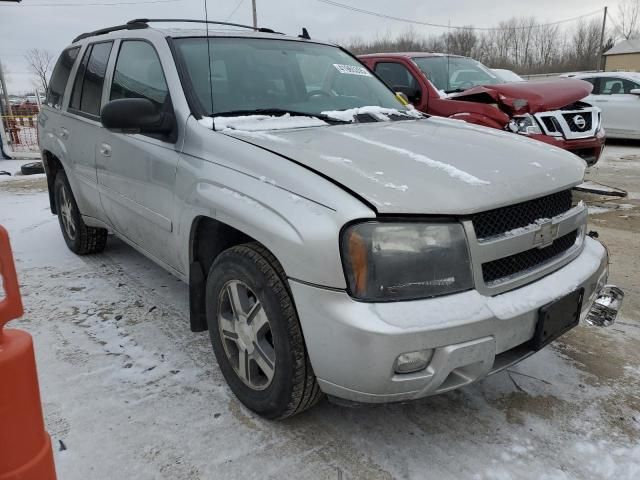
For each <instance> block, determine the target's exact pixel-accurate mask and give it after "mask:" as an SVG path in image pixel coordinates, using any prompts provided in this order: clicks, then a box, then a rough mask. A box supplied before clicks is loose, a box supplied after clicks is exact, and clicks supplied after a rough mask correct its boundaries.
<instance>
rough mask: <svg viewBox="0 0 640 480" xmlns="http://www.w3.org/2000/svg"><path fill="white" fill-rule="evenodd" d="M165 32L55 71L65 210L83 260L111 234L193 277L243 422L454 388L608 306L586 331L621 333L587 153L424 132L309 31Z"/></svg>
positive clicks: (478, 132)
mask: <svg viewBox="0 0 640 480" xmlns="http://www.w3.org/2000/svg"><path fill="white" fill-rule="evenodd" d="M152 22H161V21H158V20H134V21H131V22H129V23H128V24H126V25H122V26H118V27H112V28H107V29H103V30H100V31H96V32H91V33H88V34H83V35H81V36H80V37H78V38H77V39H76V40H75V41H74V42H73V43H72V44H71V45H70V46H69V47H68V48H67V49H65V50H64V52H63V53H62V55H61V56H60V59H59V60H58V63H57V65H56V67H55V71H54V73H53V76H52V79H51V82H50V89H49V92H48V96H47V100H46V106H44V107H43V110H42V114H41V115H40V117H39V138H40V147H41V150H42V155H43V158H44V160H45V166H46V172H47V179H48V184H49V192H50V201H51V210H52V212H53V213H55V214H57V215H58V218H59V220H60V226H61V230H62V235H63V236H64V239H65V242H66V243H67V245H68V247H69V248H70V249H71V250H72V251H74V252H75V253H77V254H90V253H97V252H100V251H101V250H103V249H104V248H105V245H106V243H107V233H108V232H112V233H113V234H115V235H117V236H118V237H119V238H121V239H122V240H124V241H125V242H127V243H128V244H130V245H131V246H132V247H134V248H135V249H137V250H139V251H140V252H141V253H143V254H144V255H146V256H147V257H149V258H151V259H152V260H153V261H155V262H157V263H158V264H160V265H161V266H163V267H164V268H166V269H167V270H168V271H170V272H172V273H173V274H174V275H176V276H177V277H179V278H181V279H183V280H184V281H186V282H188V283H189V289H190V319H191V329H192V330H193V331H195V332H197V331H203V330H207V329H208V330H209V334H210V337H211V343H212V345H213V350H214V352H215V355H216V358H217V360H218V364H219V365H220V369H221V370H222V373H223V374H224V376H225V378H226V380H227V382H228V383H229V386H230V387H231V389H232V390H233V392H234V393H235V394H236V395H237V397H238V398H239V399H240V400H241V401H242V402H243V403H244V404H245V405H246V406H247V407H249V408H250V409H252V410H254V411H255V412H258V413H259V414H261V415H264V416H266V417H269V418H283V417H287V416H290V415H293V414H295V413H298V412H300V411H302V410H304V409H306V408H309V407H310V406H312V405H314V404H315V403H316V402H317V401H318V400H319V398H320V397H321V395H322V392H324V393H326V394H329V395H330V396H332V397H335V398H339V399H343V400H347V401H352V402H369V403H377V402H390V401H400V400H409V399H416V398H420V397H424V396H426V395H432V394H435V393H440V392H444V391H447V390H451V389H454V388H457V387H460V386H462V385H466V384H468V383H470V382H472V381H474V380H476V379H479V378H482V377H484V376H486V375H489V374H491V373H493V372H496V371H498V370H501V369H503V368H505V367H507V366H509V365H512V364H513V363H515V362H518V361H520V360H522V359H523V358H525V357H527V356H528V355H530V354H532V353H534V352H535V351H537V350H538V349H540V348H542V347H543V346H544V345H546V344H547V343H549V342H550V341H551V340H553V339H555V338H556V337H558V336H559V335H561V334H562V333H564V332H565V331H567V330H568V329H570V328H572V327H573V326H575V325H577V324H578V322H579V320H580V317H581V314H582V316H583V317H584V316H586V315H587V312H588V311H589V309H590V307H591V306H592V304H594V301H595V300H596V299H597V298H598V296H599V295H600V298H603V299H604V300H602V301H596V303H595V305H596V306H598V312H597V315H593V314H592V316H591V317H590V318H591V320H593V319H595V318H596V317H597V318H600V319H602V318H603V317H607V319H608V320H611V319H613V318H614V317H615V313H616V309H617V307H618V306H619V303H620V299H621V298H620V295H621V293H620V292H619V291H618V290H616V289H612V288H609V287H607V288H605V289H603V287H604V286H605V283H606V279H607V253H606V251H605V248H604V247H603V246H602V245H601V244H600V243H598V242H596V241H595V240H593V239H591V238H590V237H589V236H587V235H585V234H586V231H585V229H586V222H587V209H586V207H585V206H584V205H583V204H582V203H578V204H575V203H574V202H572V194H571V189H572V187H574V186H575V185H577V184H579V183H580V182H581V181H582V177H583V174H584V163H583V162H582V161H581V160H580V159H578V158H577V157H575V156H574V155H572V154H569V153H567V152H565V151H563V150H560V149H557V148H554V147H550V146H548V145H545V144H542V143H540V142H535V141H532V140H529V139H526V138H520V137H517V136H514V135H511V134H509V133H505V132H500V131H497V130H493V129H488V128H483V127H478V126H474V125H471V124H466V123H464V122H461V121H453V120H447V119H442V118H428V117H426V116H423V115H422V114H419V113H418V112H416V111H415V110H413V109H412V108H410V107H406V106H405V105H404V104H403V103H402V101H401V99H400V98H399V97H398V96H396V95H395V94H394V92H392V91H390V90H389V89H388V88H387V87H386V86H385V84H384V83H382V82H381V81H380V80H379V79H378V78H377V77H376V76H375V75H374V74H372V73H371V72H369V71H368V70H367V69H366V68H365V67H364V66H363V65H362V64H361V63H360V62H359V61H358V60H357V59H355V58H354V57H353V56H352V55H351V54H349V53H348V52H346V51H344V50H343V49H341V48H339V47H337V46H334V45H330V44H327V43H324V42H320V41H315V40H311V39H309V38H308V36H307V35H306V34H305V35H302V36H301V37H302V38H300V37H289V36H285V35H282V34H279V33H276V32H273V31H270V30H267V29H257V30H254V29H244V30H243V29H241V28H240V27H241V26H237V25H236V26H233V27H234V28H233V29H229V28H228V27H229V26H228V25H225V26H224V28H225V29H222V27H221V26H220V24H216V25H212V26H211V30H210V31H206V30H204V29H198V30H174V29H157V28H150V27H149V24H150V23H152ZM305 33H306V32H305ZM592 311H593V310H592Z"/></svg>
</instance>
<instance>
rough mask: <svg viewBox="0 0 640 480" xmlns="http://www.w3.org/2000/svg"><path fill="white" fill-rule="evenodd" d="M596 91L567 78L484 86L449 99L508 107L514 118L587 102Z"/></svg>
mask: <svg viewBox="0 0 640 480" xmlns="http://www.w3.org/2000/svg"><path fill="white" fill-rule="evenodd" d="M592 89H593V85H591V84H590V83H589V82H585V81H584V80H578V79H576V78H566V79H562V80H545V81H540V82H515V83H503V84H499V85H484V86H479V87H473V88H470V89H469V90H465V91H464V92H462V93H459V94H456V95H452V96H451V97H449V98H450V99H451V100H463V101H466V102H480V103H498V104H500V105H502V106H504V107H507V109H509V110H510V111H511V113H512V114H523V113H537V112H546V111H550V110H557V109H559V108H562V107H565V106H567V105H570V104H572V103H574V102H577V101H578V100H581V99H583V98H584V97H586V96H587V95H589V94H590V93H591V90H592Z"/></svg>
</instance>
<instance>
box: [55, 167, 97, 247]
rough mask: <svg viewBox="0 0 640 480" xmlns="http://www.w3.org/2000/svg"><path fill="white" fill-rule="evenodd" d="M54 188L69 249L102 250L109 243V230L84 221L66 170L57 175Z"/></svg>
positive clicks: (59, 215)
mask: <svg viewBox="0 0 640 480" xmlns="http://www.w3.org/2000/svg"><path fill="white" fill-rule="evenodd" d="M53 188H54V198H55V201H56V210H57V212H58V221H59V222H60V230H62V236H63V238H64V241H65V243H66V244H67V247H69V250H71V251H72V252H73V253H76V254H78V255H87V254H90V253H99V252H102V251H103V250H104V247H105V246H106V244H107V234H108V232H107V230H106V229H104V228H94V227H89V226H87V225H86V224H85V223H84V221H83V220H82V216H81V215H80V210H79V209H78V204H77V203H76V199H75V197H74V196H73V192H72V191H71V187H70V186H69V180H68V179H67V176H66V175H65V173H64V171H60V172H58V174H57V175H56V180H55V182H54V187H53Z"/></svg>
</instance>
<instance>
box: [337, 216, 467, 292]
mask: <svg viewBox="0 0 640 480" xmlns="http://www.w3.org/2000/svg"><path fill="white" fill-rule="evenodd" d="M341 249H342V260H343V263H344V269H345V274H346V277H347V283H348V285H349V292H350V294H351V295H352V296H353V297H355V298H358V299H361V300H368V301H394V300H410V299H418V298H427V297H435V296H437V295H446V294H449V293H453V292H459V291H462V290H468V289H470V288H472V287H473V279H472V275H471V264H470V261H469V252H468V249H467V240H466V236H465V233H464V229H463V228H462V225H460V224H458V223H409V222H406V223H400V222H398V223H382V222H373V221H372V222H364V223H359V224H355V225H352V226H350V227H348V228H346V229H345V230H344V232H343V235H342V239H341Z"/></svg>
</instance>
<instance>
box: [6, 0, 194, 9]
mask: <svg viewBox="0 0 640 480" xmlns="http://www.w3.org/2000/svg"><path fill="white" fill-rule="evenodd" d="M181 1H182V0H142V1H140V2H133V1H131V2H111V3H107V2H98V3H29V4H16V5H5V4H0V6H3V7H21V8H24V7H109V6H112V5H116V6H117V5H144V4H148V3H174V2H181Z"/></svg>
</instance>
